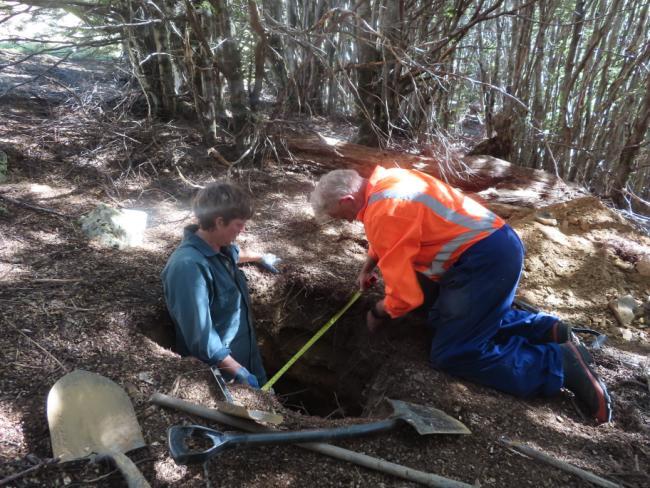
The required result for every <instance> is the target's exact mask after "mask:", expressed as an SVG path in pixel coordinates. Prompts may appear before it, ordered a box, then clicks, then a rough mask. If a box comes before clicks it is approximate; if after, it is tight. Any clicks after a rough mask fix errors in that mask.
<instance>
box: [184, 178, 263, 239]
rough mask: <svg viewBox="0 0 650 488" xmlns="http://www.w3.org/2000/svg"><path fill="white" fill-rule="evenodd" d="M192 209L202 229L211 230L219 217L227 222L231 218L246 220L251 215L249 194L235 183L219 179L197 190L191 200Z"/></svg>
mask: <svg viewBox="0 0 650 488" xmlns="http://www.w3.org/2000/svg"><path fill="white" fill-rule="evenodd" d="M192 210H193V211H194V215H195V216H196V218H197V219H198V221H199V227H200V228H201V229H203V230H212V229H213V228H214V221H215V220H216V219H217V218H219V217H221V218H222V219H223V220H224V222H225V223H226V224H228V223H230V221H231V220H233V219H243V220H248V219H250V218H251V216H252V215H253V205H252V203H251V198H250V196H249V195H248V194H247V193H246V192H245V191H244V190H242V189H241V188H240V187H238V186H236V185H231V184H230V183H225V182H219V181H217V182H215V183H210V184H209V185H208V186H206V187H205V188H201V190H199V192H198V193H197V194H196V196H195V197H194V200H193V201H192Z"/></svg>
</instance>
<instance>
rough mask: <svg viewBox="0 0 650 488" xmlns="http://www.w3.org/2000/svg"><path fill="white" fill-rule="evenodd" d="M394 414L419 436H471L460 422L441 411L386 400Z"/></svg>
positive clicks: (399, 401)
mask: <svg viewBox="0 0 650 488" xmlns="http://www.w3.org/2000/svg"><path fill="white" fill-rule="evenodd" d="M388 401H389V402H390V404H391V406H392V407H393V410H394V412H395V414H394V415H393V417H395V418H400V419H402V420H403V421H404V422H407V423H408V424H409V425H411V426H412V427H413V428H414V429H415V430H416V431H417V432H418V434H420V435H428V434H471V432H470V430H469V429H468V428H467V427H466V426H465V424H463V423H462V422H461V421H460V420H457V419H455V418H453V417H451V416H449V415H447V414H446V413H445V412H443V411H442V410H438V409H437V408H433V407H425V406H423V405H415V404H413V403H408V402H403V401H401V400H391V399H388Z"/></svg>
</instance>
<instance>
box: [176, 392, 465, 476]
mask: <svg viewBox="0 0 650 488" xmlns="http://www.w3.org/2000/svg"><path fill="white" fill-rule="evenodd" d="M388 401H389V402H390V404H391V406H392V407H393V411H394V415H393V416H391V417H390V418H388V419H386V420H381V421H379V422H373V423H370V424H358V425H350V426H347V427H339V428H334V429H318V430H302V431H294V432H272V433H268V434H230V433H223V432H219V431H217V430H214V429H210V428H208V427H202V426H200V425H188V426H181V425H175V426H172V427H170V428H169V430H168V431H167V438H168V442H169V451H170V453H171V456H172V458H173V459H174V461H176V463H177V464H195V463H203V462H205V461H207V460H208V459H210V458H212V457H213V456H216V455H217V454H219V453H221V452H222V451H224V450H226V449H232V448H235V447H247V446H259V445H268V444H288V443H291V444H293V443H298V444H301V443H306V442H329V441H332V440H338V439H348V438H351V437H360V436H364V435H369V434H378V433H381V432H387V431H389V430H392V429H394V428H395V427H397V426H399V425H401V424H403V423H407V424H408V425H410V426H411V427H413V428H414V429H415V430H416V431H417V433H418V434H420V435H429V434H470V431H469V429H468V428H467V427H465V425H464V424H463V423H462V422H460V421H458V420H456V419H455V418H453V417H450V416H449V415H447V414H446V413H445V412H443V411H441V410H438V409H435V408H431V407H424V406H422V405H415V404H412V403H407V402H403V401H400V400H388ZM188 441H190V443H191V444H192V445H193V446H196V445H199V446H201V445H202V446H206V445H207V446H208V447H207V448H205V449H202V450H199V449H196V448H194V447H188ZM210 444H211V445H210Z"/></svg>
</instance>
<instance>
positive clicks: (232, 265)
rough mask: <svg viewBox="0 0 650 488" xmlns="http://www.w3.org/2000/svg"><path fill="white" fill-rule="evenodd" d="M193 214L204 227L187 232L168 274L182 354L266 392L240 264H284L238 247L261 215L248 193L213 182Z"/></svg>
mask: <svg viewBox="0 0 650 488" xmlns="http://www.w3.org/2000/svg"><path fill="white" fill-rule="evenodd" d="M192 210H193V211H194V215H195V216H196V219H197V220H198V225H189V226H187V227H186V228H185V230H184V236H183V241H182V242H181V244H180V245H179V246H178V247H177V248H176V250H175V251H174V252H173V253H172V255H171V256H170V258H169V260H168V261H167V264H166V265H165V268H164V269H163V271H162V274H161V278H162V281H163V289H164V294H165V302H166V304H167V309H168V310H169V314H170V315H171V318H172V320H173V322H174V326H175V330H176V347H177V351H178V352H179V353H180V354H181V355H183V356H194V357H196V358H198V359H200V360H201V361H203V362H205V363H207V364H208V365H210V366H211V367H212V366H217V367H218V368H219V369H220V370H221V372H222V374H223V375H224V377H226V378H227V379H234V380H235V381H236V382H237V383H242V384H248V385H250V386H252V387H254V388H259V387H260V385H263V384H264V383H266V373H265V371H264V366H263V365H262V358H261V356H260V352H259V348H258V345H257V339H256V336H255V329H254V328H253V319H252V314H251V307H250V297H249V294H248V286H247V284H246V277H245V275H244V273H243V272H242V271H241V270H240V269H239V268H238V267H237V264H238V263H244V262H257V263H258V264H260V265H262V266H263V267H265V268H266V269H268V270H269V271H271V272H273V273H277V272H278V271H277V269H276V268H275V267H274V264H276V263H277V262H278V261H279V259H278V258H277V257H276V256H274V255H273V254H263V255H260V254H254V253H247V252H244V251H242V250H240V249H239V247H238V246H237V245H236V244H234V241H235V239H236V238H237V236H238V235H239V234H240V233H241V232H243V231H244V228H245V225H246V221H247V220H248V219H249V218H250V217H251V215H252V213H253V210H252V204H251V200H250V197H249V196H248V195H247V194H246V193H245V192H244V191H243V190H242V189H241V188H239V187H237V186H234V185H231V184H229V183H223V182H217V183H212V184H210V185H209V186H206V187H205V188H203V189H201V190H200V191H199V192H198V193H197V195H196V196H195V198H194V201H193V203H192Z"/></svg>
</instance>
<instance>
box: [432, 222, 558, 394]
mask: <svg viewBox="0 0 650 488" xmlns="http://www.w3.org/2000/svg"><path fill="white" fill-rule="evenodd" d="M523 259H524V247H523V245H522V243H521V240H520V239H519V236H517V234H516V233H515V231H514V230H512V229H511V228H510V227H509V226H508V225H504V226H503V227H502V228H501V229H499V230H497V231H495V232H493V233H492V234H491V235H490V236H489V237H486V238H485V239H483V240H482V241H479V242H477V243H476V244H474V245H473V246H472V247H470V248H469V249H468V250H466V251H465V252H464V253H463V254H462V256H461V257H460V259H458V261H456V263H454V265H453V266H452V267H451V268H449V269H448V270H447V271H446V272H445V274H444V275H443V276H442V278H441V279H440V281H439V286H438V289H437V296H436V297H432V296H429V297H427V298H429V299H433V300H432V305H431V306H430V308H429V310H428V319H427V323H428V325H429V326H430V327H431V328H432V329H433V331H434V336H433V340H432V343H431V363H432V365H433V367H434V368H437V369H440V370H443V371H446V372H448V373H450V374H452V375H455V376H459V377H462V378H465V379H468V380H471V381H474V382H476V383H480V384H482V385H486V386H489V387H492V388H495V389H497V390H500V391H504V392H506V393H510V394H512V395H516V396H520V397H530V396H536V395H552V394H555V393H556V392H558V391H559V389H560V388H561V387H562V383H563V372H562V355H561V351H560V348H559V346H558V345H557V344H555V343H546V344H545V343H542V342H543V341H544V339H543V338H544V337H545V336H546V335H547V334H548V333H549V329H550V328H551V327H552V325H553V324H554V323H555V322H556V321H557V320H558V319H557V318H556V317H553V316H551V315H547V314H544V313H530V312H526V311H523V310H516V309H513V308H512V302H513V300H514V297H515V291H516V289H517V284H518V282H519V277H520V274H521V269H522V263H523ZM426 294H427V291H426V290H425V295H426Z"/></svg>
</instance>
